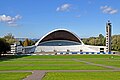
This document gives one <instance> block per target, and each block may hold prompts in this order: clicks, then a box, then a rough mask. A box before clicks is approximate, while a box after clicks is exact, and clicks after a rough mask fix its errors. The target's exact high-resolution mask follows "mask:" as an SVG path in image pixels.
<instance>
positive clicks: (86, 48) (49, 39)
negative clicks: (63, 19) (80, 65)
mask: <svg viewBox="0 0 120 80" xmlns="http://www.w3.org/2000/svg"><path fill="white" fill-rule="evenodd" d="M68 51H69V52H106V46H91V45H85V44H84V43H83V42H82V41H81V39H80V38H79V37H78V36H77V35H76V34H75V33H73V32H71V31H69V30H66V29H56V30H53V31H51V32H49V33H47V34H46V35H45V36H43V37H42V38H41V39H40V40H39V41H38V42H37V43H36V44H35V53H36V52H68Z"/></svg>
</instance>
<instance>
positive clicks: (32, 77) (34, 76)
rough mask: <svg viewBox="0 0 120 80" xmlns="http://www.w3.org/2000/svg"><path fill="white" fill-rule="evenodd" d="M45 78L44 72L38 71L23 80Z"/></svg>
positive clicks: (40, 79)
mask: <svg viewBox="0 0 120 80" xmlns="http://www.w3.org/2000/svg"><path fill="white" fill-rule="evenodd" d="M44 76H45V72H44V71H38V70H35V71H33V72H32V75H30V76H28V77H26V78H25V79H23V80H42V78H43V77H44Z"/></svg>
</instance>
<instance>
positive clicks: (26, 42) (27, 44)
mask: <svg viewBox="0 0 120 80" xmlns="http://www.w3.org/2000/svg"><path fill="white" fill-rule="evenodd" d="M29 45H30V42H29V40H28V38H27V39H25V41H24V42H23V46H29Z"/></svg>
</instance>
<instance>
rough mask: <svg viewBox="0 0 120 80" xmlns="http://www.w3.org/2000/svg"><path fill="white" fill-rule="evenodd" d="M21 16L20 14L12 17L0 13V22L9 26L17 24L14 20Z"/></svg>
mask: <svg viewBox="0 0 120 80" xmlns="http://www.w3.org/2000/svg"><path fill="white" fill-rule="evenodd" d="M21 18H22V16H20V15H16V16H14V17H12V16H7V15H0V22H3V23H6V24H8V25H9V26H17V23H16V21H17V20H19V19H21Z"/></svg>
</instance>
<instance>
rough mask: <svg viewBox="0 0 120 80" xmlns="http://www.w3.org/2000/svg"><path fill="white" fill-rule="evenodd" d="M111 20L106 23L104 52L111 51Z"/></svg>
mask: <svg viewBox="0 0 120 80" xmlns="http://www.w3.org/2000/svg"><path fill="white" fill-rule="evenodd" d="M111 27H112V26H111V22H110V20H108V22H107V23H106V52H111Z"/></svg>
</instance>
